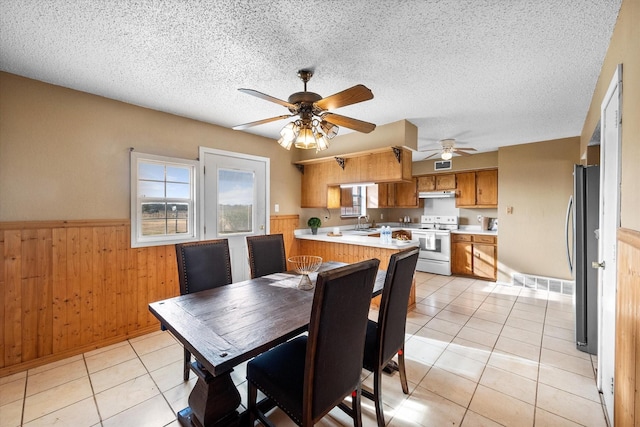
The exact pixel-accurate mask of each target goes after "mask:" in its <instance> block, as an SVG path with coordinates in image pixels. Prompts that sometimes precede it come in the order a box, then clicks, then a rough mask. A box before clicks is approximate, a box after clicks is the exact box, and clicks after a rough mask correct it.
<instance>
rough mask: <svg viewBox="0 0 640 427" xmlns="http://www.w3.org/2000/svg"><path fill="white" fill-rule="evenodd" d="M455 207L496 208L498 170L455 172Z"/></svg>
mask: <svg viewBox="0 0 640 427" xmlns="http://www.w3.org/2000/svg"><path fill="white" fill-rule="evenodd" d="M455 175H456V181H457V191H456V193H457V194H456V207H459V208H497V207H498V170H497V169H489V170H481V171H472V172H461V173H456V174H455Z"/></svg>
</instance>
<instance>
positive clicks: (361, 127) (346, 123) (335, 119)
mask: <svg viewBox="0 0 640 427" xmlns="http://www.w3.org/2000/svg"><path fill="white" fill-rule="evenodd" d="M322 118H323V119H324V120H326V121H328V122H329V123H333V124H334V125H338V126H342V127H346V128H349V129H353V130H357V131H358V132H362V133H369V132H371V131H372V130H374V129H375V128H376V125H374V124H373V123H369V122H363V121H362V120H358V119H352V118H351V117H347V116H341V115H340V114H332V113H326V114H323V115H322Z"/></svg>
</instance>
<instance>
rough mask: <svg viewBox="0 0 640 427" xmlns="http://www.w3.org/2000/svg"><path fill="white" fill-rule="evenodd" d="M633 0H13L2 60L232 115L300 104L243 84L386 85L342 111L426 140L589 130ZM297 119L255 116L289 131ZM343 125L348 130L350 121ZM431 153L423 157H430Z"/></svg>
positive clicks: (5, 13)
mask: <svg viewBox="0 0 640 427" xmlns="http://www.w3.org/2000/svg"><path fill="white" fill-rule="evenodd" d="M619 8H620V0H466V1H465V0H428V1H419V0H415V1H411V0H404V1H403V0H386V1H370V0H353V1H348V0H345V1H329V0H325V1H319V0H289V1H284V0H269V1H262V0H260V1H253V0H236V1H230V0H208V1H204V0H203V1H184V0H180V1H178V0H164V1H163V0H146V1H143V0H139V1H133V0H74V1H71V0H68V1H64V0H3V1H2V3H1V4H0V69H1V70H3V71H7V72H9V73H13V74H18V75H22V76H26V77H29V78H33V79H37V80H41V81H44V82H48V83H53V84H56V85H60V86H65V87H69V88H72V89H77V90H81V91H85V92H89V93H93V94H97V95H101V96H105V97H108V98H113V99H117V100H121V101H124V102H128V103H132V104H136V105H141V106H144V107H148V108H152V109H156V110H160V111H166V112H169V113H173V114H177V115H181V116H185V117H190V118H194V119H197V120H202V121H205V122H210V123H214V124H218V125H222V126H225V127H232V126H234V125H238V124H241V123H245V122H250V121H254V120H260V119H264V118H268V117H273V116H278V115H281V114H287V111H286V109H285V108H284V107H282V106H279V105H277V104H274V103H270V102H267V101H264V100H261V99H258V98H255V97H251V96H248V95H246V94H242V93H240V92H238V90H237V89H238V88H241V87H242V88H251V89H256V90H258V91H260V92H264V93H266V94H269V95H272V96H274V97H277V98H280V99H285V100H286V99H287V97H288V96H289V95H290V94H291V93H293V92H298V91H301V90H302V82H301V81H300V80H299V79H298V77H297V76H296V72H297V70H298V69H300V68H304V67H312V68H314V69H315V75H314V77H313V78H312V79H311V81H310V82H309V84H308V90H310V91H313V92H317V93H319V94H320V95H322V96H328V95H330V94H333V93H335V92H339V91H341V90H343V89H346V88H347V87H350V86H353V85H355V84H358V83H362V84H364V85H366V86H367V87H369V88H370V89H371V90H372V91H373V93H374V96H375V97H374V99H373V100H371V101H367V102H363V103H360V104H356V105H352V106H349V107H345V108H341V109H338V110H336V111H335V112H337V113H339V114H343V115H347V116H350V117H354V118H357V119H361V120H365V121H370V122H373V123H376V124H377V125H383V124H386V123H391V122H395V121H397V120H401V119H407V120H409V121H410V122H412V123H414V124H415V125H416V126H418V148H419V149H427V148H434V144H435V143H436V141H438V140H440V139H443V138H449V137H454V138H457V139H458V141H459V146H461V147H475V148H477V149H478V151H480V152H482V151H493V150H496V149H497V147H499V146H505V145H513V144H522V143H528V142H535V141H541V140H549V139H555V138H563V137H569V136H576V135H579V134H580V133H581V131H582V125H583V123H584V119H585V116H586V113H587V109H588V107H589V103H590V101H591V96H592V94H593V90H594V87H595V83H596V79H597V77H598V75H599V73H600V69H601V66H602V61H603V58H604V55H605V52H606V49H607V47H608V45H609V40H610V38H611V34H612V31H613V27H614V25H615V21H616V18H617V15H618V10H619ZM285 123H286V122H284V121H283V122H275V123H270V124H267V125H262V126H258V127H254V128H251V129H250V130H249V132H252V133H256V134H259V135H264V136H267V137H270V138H274V139H277V137H279V135H278V131H279V129H280V128H281V127H282V126H283V125H284V124H285ZM346 131H347V130H346V129H342V130H341V133H344V132H346ZM424 156H425V155H415V153H414V160H417V159H420V158H424Z"/></svg>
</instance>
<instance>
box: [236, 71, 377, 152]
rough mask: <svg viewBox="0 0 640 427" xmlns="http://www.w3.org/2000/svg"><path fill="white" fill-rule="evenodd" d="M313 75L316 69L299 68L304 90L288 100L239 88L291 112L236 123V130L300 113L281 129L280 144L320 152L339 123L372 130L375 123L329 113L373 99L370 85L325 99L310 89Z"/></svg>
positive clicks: (289, 147)
mask: <svg viewBox="0 0 640 427" xmlns="http://www.w3.org/2000/svg"><path fill="white" fill-rule="evenodd" d="M312 76H313V70H308V69H303V70H299V71H298V77H300V80H302V81H303V83H304V91H303V92H296V93H293V94H291V96H289V98H288V100H287V101H283V100H282V99H278V98H274V97H273V96H270V95H266V94H264V93H262V92H258V91H257V90H253V89H238V90H239V91H240V92H242V93H246V94H248V95H253V96H256V97H258V98H261V99H264V100H266V101H271V102H275V103H276V104H280V105H282V106H284V107H287V109H289V112H290V113H291V114H284V115H281V116H276V117H271V118H268V119H263V120H258V121H255V122H250V123H245V124H242V125H238V126H234V127H233V129H235V130H241V129H247V128H250V127H252V126H258V125H262V124H265V123H270V122H274V121H277V120H283V119H286V118H289V117H295V116H298V118H296V119H295V120H294V121H292V122H290V123H288V124H287V125H285V126H284V127H283V128H282V130H281V131H280V135H281V138H280V139H279V140H278V144H280V145H281V146H282V147H284V148H286V149H287V150H289V149H291V145H294V146H295V147H296V148H303V149H311V148H315V149H316V150H317V151H321V150H325V149H327V148H329V141H328V140H329V139H332V138H333V137H335V136H336V135H337V134H338V130H339V129H340V128H339V127H338V126H344V127H346V128H349V129H353V130H355V131H358V132H363V133H369V132H371V131H372V130H374V129H375V128H376V125H374V124H373V123H369V122H364V121H362V120H357V119H353V118H351V117H346V116H342V115H340V114H335V113H330V112H329V110H333V109H336V108H340V107H345V106H347V105H352V104H357V103H358V102H363V101H368V100H370V99H373V93H372V92H371V90H370V89H369V88H367V87H366V86H364V85H355V86H353V87H350V88H348V89H345V90H343V91H342V92H338V93H335V94H333V95H331V96H327V97H326V98H323V97H321V96H320V95H318V94H317V93H314V92H307V82H308V81H309V80H310V79H311V77H312Z"/></svg>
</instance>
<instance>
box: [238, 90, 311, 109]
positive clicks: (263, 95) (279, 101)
mask: <svg viewBox="0 0 640 427" xmlns="http://www.w3.org/2000/svg"><path fill="white" fill-rule="evenodd" d="M238 90H239V91H240V92H242V93H246V94H247V95H253V96H256V97H258V98H260V99H264V100H265V101H271V102H275V103H276V104H280V105H282V106H283V107H287V108H289V109H294V110H296V111H297V110H298V106H297V105H295V104H292V103H290V102H287V101H283V100H282V99H278V98H275V97H273V96H271V95H267V94H266V93H262V92H258V91H257V90H253V89H238Z"/></svg>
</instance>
